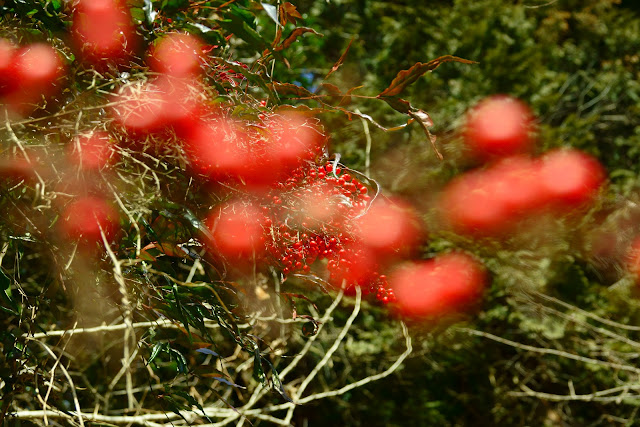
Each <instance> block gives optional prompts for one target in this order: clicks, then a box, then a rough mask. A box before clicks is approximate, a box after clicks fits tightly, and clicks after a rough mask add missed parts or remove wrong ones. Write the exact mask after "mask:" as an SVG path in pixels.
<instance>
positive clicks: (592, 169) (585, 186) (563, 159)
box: [540, 149, 606, 211]
mask: <svg viewBox="0 0 640 427" xmlns="http://www.w3.org/2000/svg"><path fill="white" fill-rule="evenodd" d="M605 177H606V174H605V171H604V168H603V167H602V165H601V164H600V162H599V161H598V159H596V158H594V157H592V156H590V155H588V154H586V153H584V152H582V151H579V150H576V149H557V150H552V151H549V152H548V153H546V154H545V155H544V156H543V157H542V164H541V167H540V183H541V185H542V188H543V190H544V191H545V193H546V197H548V199H549V201H550V203H552V204H553V205H554V207H555V208H557V209H558V210H561V211H570V210H572V209H575V208H580V207H584V206H585V205H587V204H589V203H590V202H592V201H593V200H594V199H595V197H596V196H597V194H598V192H599V191H600V188H601V187H602V185H603V184H604V181H605Z"/></svg>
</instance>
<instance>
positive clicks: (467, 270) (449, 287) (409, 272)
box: [390, 252, 487, 317]
mask: <svg viewBox="0 0 640 427" xmlns="http://www.w3.org/2000/svg"><path fill="white" fill-rule="evenodd" d="M390 284H391V287H392V288H393V289H394V294H395V297H396V299H397V304H398V309H399V311H400V312H401V313H402V314H404V315H407V316H414V317H439V316H443V315H447V314H450V313H453V312H458V311H461V310H464V309H465V308H467V307H468V306H469V305H471V304H472V303H474V302H476V301H477V300H478V299H479V298H480V296H481V294H482V291H483V290H484V288H485V286H486V285H487V276H486V272H485V270H484V268H483V267H482V265H481V264H479V263H478V261H476V260H475V259H474V258H473V257H471V256H469V255H467V254H464V253H455V252H454V253H448V254H444V255H439V256H438V257H436V258H434V259H432V260H428V261H423V262H420V263H414V264H410V265H408V266H405V267H403V268H401V269H400V270H398V271H396V272H395V273H394V274H393V275H392V277H391V279H390Z"/></svg>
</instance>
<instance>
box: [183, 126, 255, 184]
mask: <svg viewBox="0 0 640 427" xmlns="http://www.w3.org/2000/svg"><path fill="white" fill-rule="evenodd" d="M243 136H244V135H243V133H242V132H241V131H240V130H239V128H238V127H237V126H236V125H235V124H234V123H232V122H228V121H225V120H223V119H220V120H217V121H211V122H204V121H203V122H198V123H197V124H196V125H194V128H193V129H192V130H191V132H190V136H189V138H187V139H186V140H185V150H186V153H187V155H188V157H189V159H190V161H191V164H192V166H193V168H194V169H195V170H196V172H198V173H200V174H203V175H207V176H208V177H209V178H211V179H216V180H224V179H238V178H241V177H242V176H244V174H245V171H246V169H247V165H248V163H247V160H248V156H247V151H246V144H247V142H246V141H243Z"/></svg>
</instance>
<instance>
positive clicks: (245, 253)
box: [205, 200, 265, 262]
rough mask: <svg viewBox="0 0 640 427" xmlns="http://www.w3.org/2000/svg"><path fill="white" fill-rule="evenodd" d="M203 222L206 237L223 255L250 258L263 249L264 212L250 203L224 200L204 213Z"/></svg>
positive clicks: (241, 259)
mask: <svg viewBox="0 0 640 427" xmlns="http://www.w3.org/2000/svg"><path fill="white" fill-rule="evenodd" d="M205 224H206V226H207V229H208V230H209V232H210V235H209V236H205V237H207V240H208V241H209V243H210V244H212V245H213V249H214V250H215V251H216V252H217V254H218V255H222V256H223V257H224V258H227V259H233V260H236V261H246V262H250V261H252V260H253V259H254V257H255V258H260V257H261V256H262V255H263V254H264V252H265V244H264V240H263V238H262V237H263V235H264V215H262V214H261V212H260V209H259V208H258V207H257V206H256V205H255V204H253V203H250V202H247V201H244V200H235V201H232V202H229V203H225V204H224V205H222V206H219V207H217V208H215V209H214V210H213V212H211V213H210V214H209V215H208V216H207V218H206V220H205Z"/></svg>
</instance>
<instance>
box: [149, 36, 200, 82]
mask: <svg viewBox="0 0 640 427" xmlns="http://www.w3.org/2000/svg"><path fill="white" fill-rule="evenodd" d="M202 46H203V43H202V42H201V41H200V39H198V38H197V37H196V36H194V35H191V34H181V33H170V34H167V35H165V36H163V37H162V38H161V39H159V40H158V41H157V42H156V44H155V46H154V47H153V49H152V52H151V55H150V57H149V65H150V66H151V69H152V70H154V71H157V72H159V73H163V74H165V75H168V76H172V77H178V78H188V77H196V76H198V75H199V74H200V73H201V69H200V62H201V59H202Z"/></svg>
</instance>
